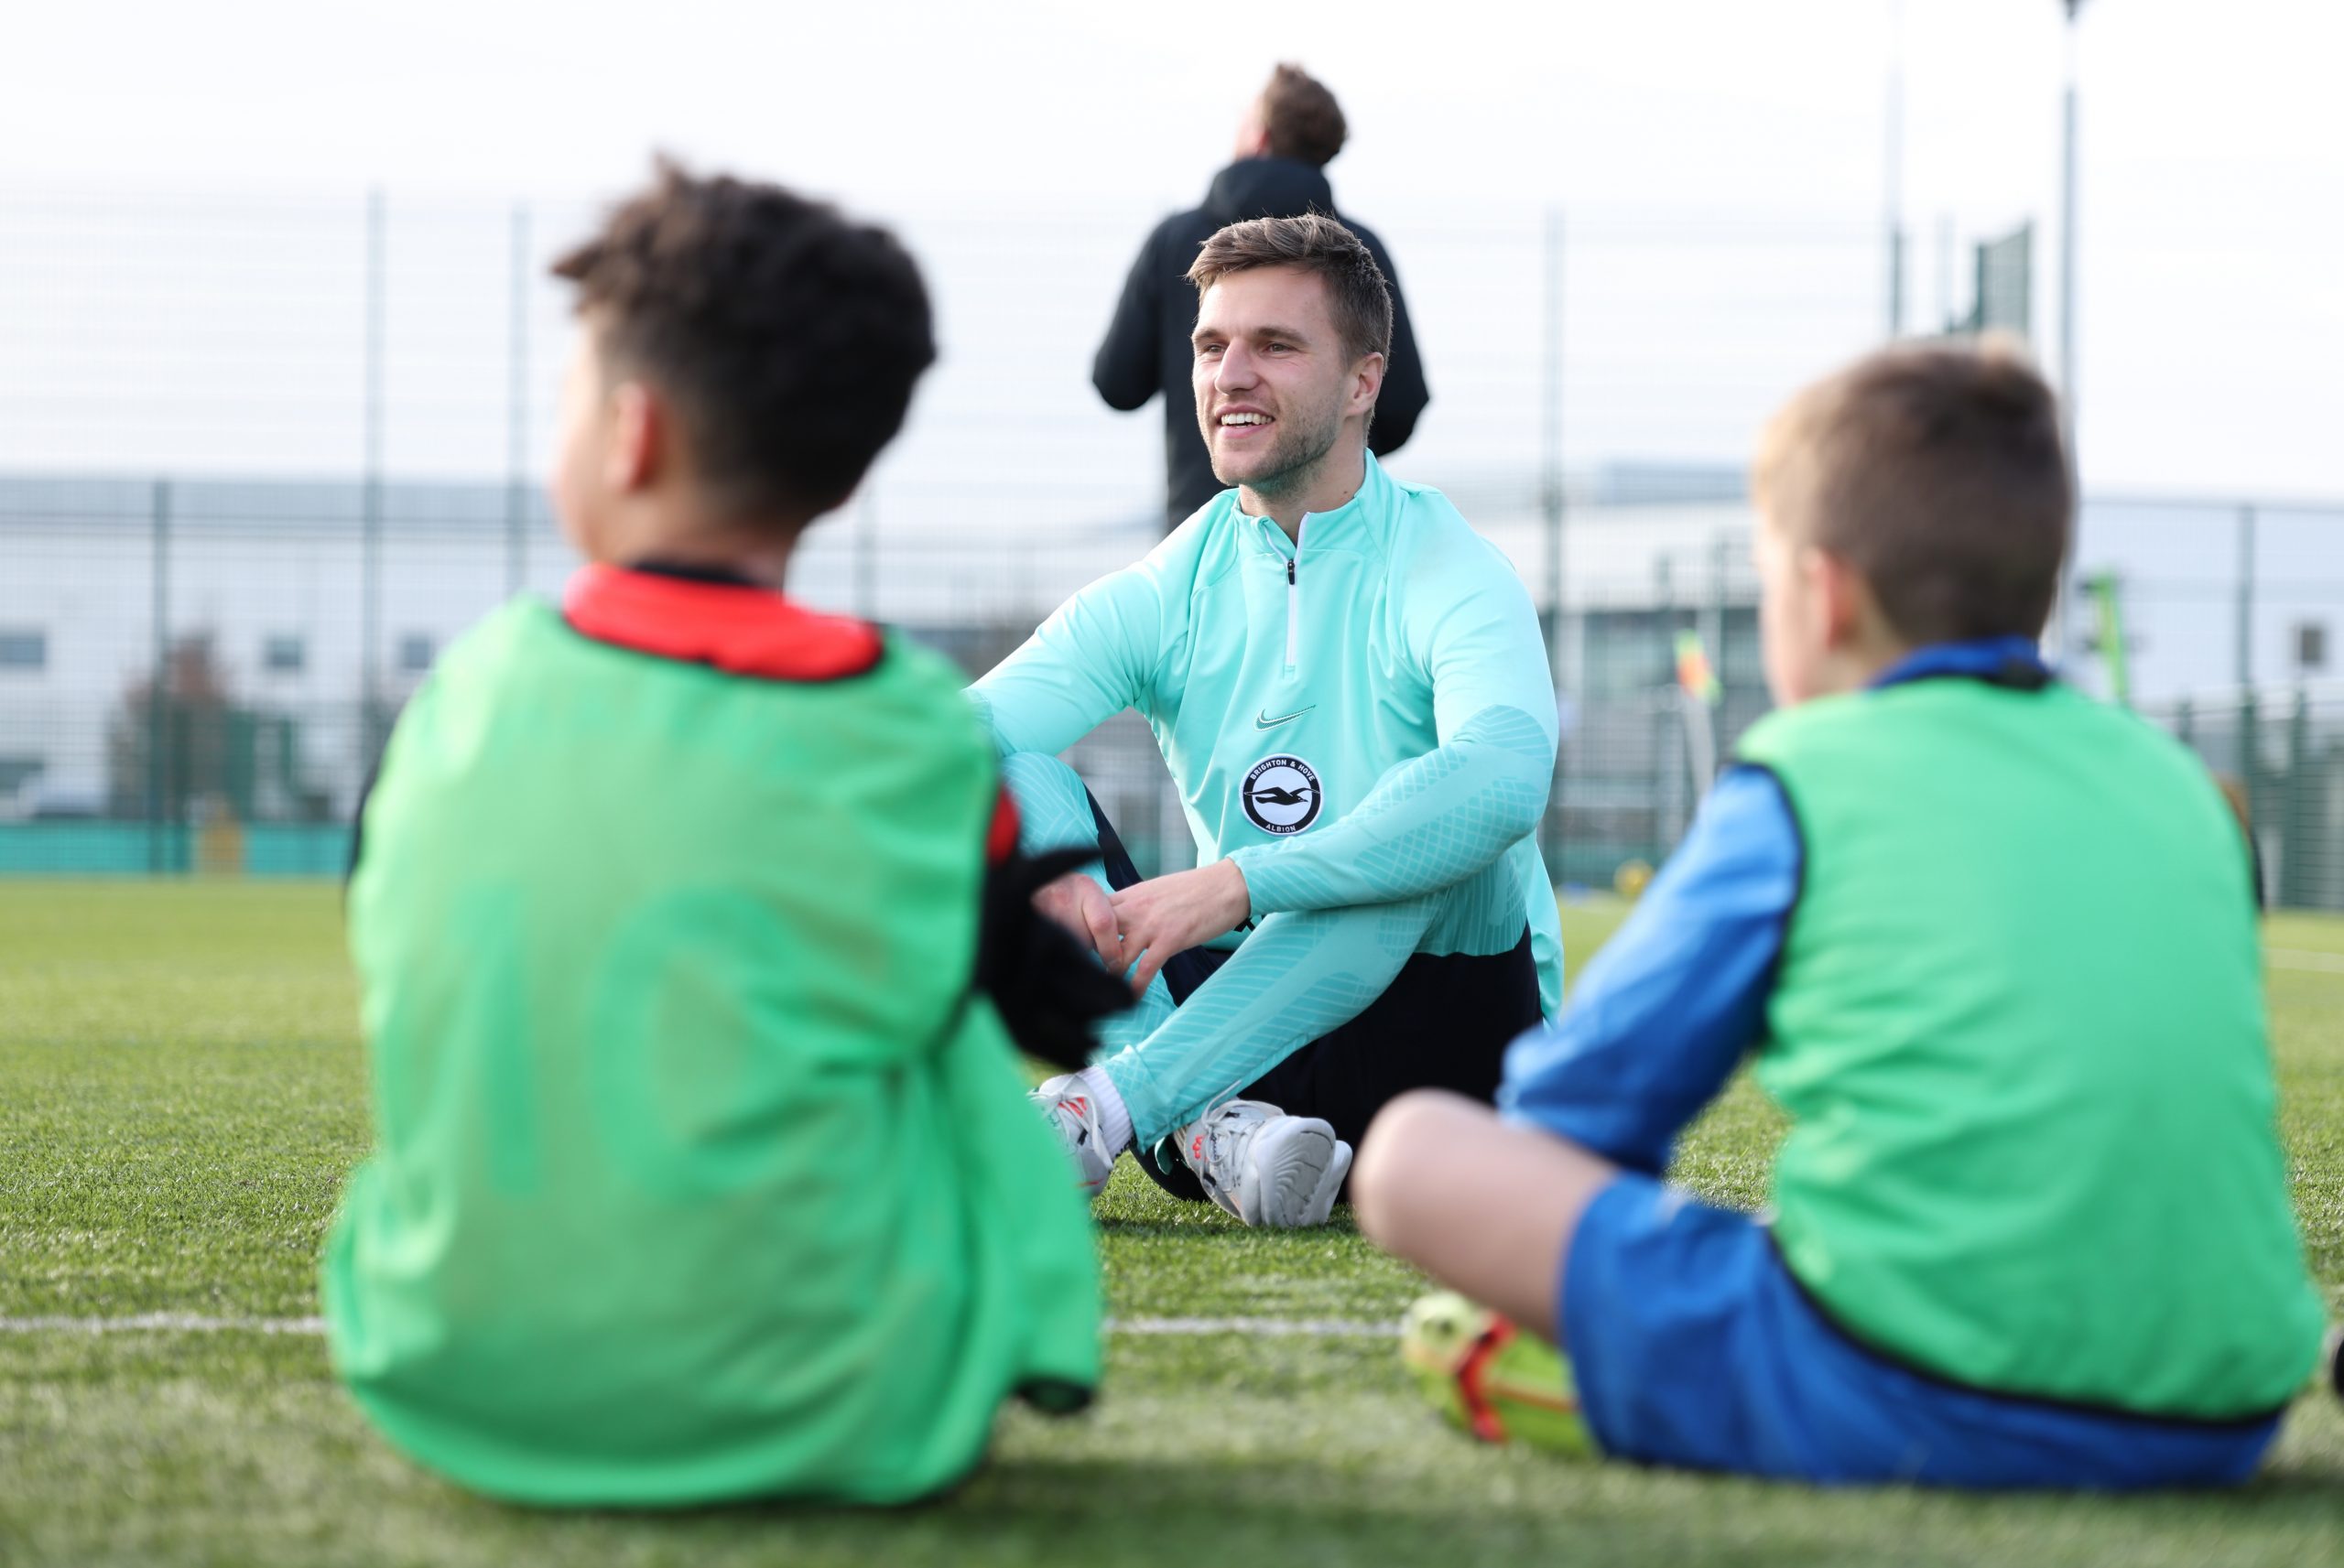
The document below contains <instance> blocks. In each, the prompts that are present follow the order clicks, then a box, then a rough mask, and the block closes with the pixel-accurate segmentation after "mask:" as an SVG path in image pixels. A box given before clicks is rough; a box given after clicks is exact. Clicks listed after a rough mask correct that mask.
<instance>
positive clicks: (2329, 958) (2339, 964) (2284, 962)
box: [2263, 947, 2344, 975]
mask: <svg viewBox="0 0 2344 1568" xmlns="http://www.w3.org/2000/svg"><path fill="white" fill-rule="evenodd" d="M2263 958H2264V960H2265V961H2266V962H2268V963H2269V964H2270V966H2271V967H2272V968H2274V969H2317V970H2320V971H2322V972H2323V973H2326V974H2330V975H2344V953H2315V952H2313V951H2312V950H2311V949H2309V948H2307V947H2265V948H2263Z"/></svg>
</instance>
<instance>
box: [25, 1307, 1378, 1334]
mask: <svg viewBox="0 0 2344 1568" xmlns="http://www.w3.org/2000/svg"><path fill="white" fill-rule="evenodd" d="M1104 1326H1105V1328H1106V1331H1107V1332H1108V1333H1109V1334H1129V1335H1141V1336H1150V1335H1153V1336H1163V1337H1173V1338H1178V1337H1187V1338H1202V1337H1204V1336H1209V1335H1216V1334H1233V1335H1243V1336H1252V1337H1255V1338H1262V1339H1393V1338H1397V1337H1398V1336H1399V1333H1400V1325H1398V1324H1395V1323H1358V1322H1353V1321H1350V1320H1348V1319H1342V1318H1286V1317H1123V1318H1115V1317H1111V1318H1109V1319H1108V1320H1107V1321H1106V1324H1105V1325H1104ZM325 1327H326V1325H325V1320H324V1319H323V1318H318V1317H201V1316H198V1315H196V1314H192V1313H181V1312H150V1313H140V1314H136V1315H135V1316H128V1317H0V1334H293V1335H320V1334H323V1333H324V1332H325Z"/></svg>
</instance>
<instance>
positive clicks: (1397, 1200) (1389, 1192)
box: [1351, 1089, 1490, 1254]
mask: <svg viewBox="0 0 2344 1568" xmlns="http://www.w3.org/2000/svg"><path fill="white" fill-rule="evenodd" d="M1489 1117H1490V1108H1489V1107H1487V1106H1485V1105H1482V1104H1480V1103H1479V1102H1477V1101H1474V1100H1470V1099H1468V1098H1465V1097H1464V1096H1462V1095H1456V1094H1451V1093H1449V1091H1448V1090H1446V1089H1411V1090H1409V1091H1408V1092H1407V1093H1405V1094H1403V1095H1399V1096H1396V1097H1394V1098H1393V1100H1392V1101H1391V1102H1390V1103H1389V1104H1387V1105H1386V1106H1384V1108H1383V1109H1382V1110H1380V1111H1378V1112H1377V1113H1376V1116H1375V1119H1374V1120H1373V1122H1371V1123H1369V1125H1368V1129H1367V1133H1366V1136H1365V1137H1363V1138H1362V1140H1361V1141H1360V1147H1359V1158H1358V1162H1356V1163H1355V1164H1353V1165H1352V1167H1351V1207H1352V1212H1353V1213H1354V1214H1355V1215H1356V1216H1357V1217H1358V1219H1359V1227H1360V1229H1361V1230H1362V1231H1363V1232H1365V1233H1366V1235H1367V1237H1368V1238H1369V1239H1370V1240H1372V1241H1373V1242H1374V1243H1375V1244H1376V1245H1377V1246H1379V1247H1382V1248H1384V1249H1385V1250H1387V1251H1393V1252H1400V1253H1403V1254H1405V1253H1406V1252H1407V1251H1408V1250H1409V1242H1410V1238H1411V1235H1412V1233H1413V1232H1414V1231H1415V1230H1416V1227H1417V1225H1418V1223H1419V1220H1420V1218H1421V1215H1420V1214H1419V1212H1418V1211H1419V1210H1420V1209H1421V1208H1423V1207H1425V1205H1423V1203H1422V1201H1421V1200H1422V1199H1423V1198H1424V1196H1425V1195H1426V1194H1427V1183H1426V1182H1425V1180H1424V1175H1425V1173H1426V1172H1427V1171H1438V1170H1439V1169H1440V1168H1441V1165H1442V1163H1443V1162H1444V1160H1445V1158H1446V1157H1447V1155H1448V1154H1449V1153H1450V1152H1453V1151H1454V1149H1455V1147H1456V1145H1457V1142H1458V1141H1459V1140H1460V1138H1467V1137H1470V1136H1471V1134H1472V1129H1473V1128H1474V1127H1476V1126H1479V1125H1484V1124H1486V1123H1487V1121H1488V1119H1489ZM1411 1173H1415V1175H1416V1180H1414V1181H1411V1180H1410V1174H1411Z"/></svg>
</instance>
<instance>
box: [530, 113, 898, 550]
mask: <svg viewBox="0 0 2344 1568" xmlns="http://www.w3.org/2000/svg"><path fill="white" fill-rule="evenodd" d="M553 273H554V276H556V277H563V278H568V279H569V280H570V281H571V282H572V283H575V284H576V285H577V286H578V308H579V311H580V314H581V316H585V317H587V318H588V319H590V320H591V323H592V326H593V329H594V330H596V332H597V342H598V345H599V346H600V348H601V350H602V355H603V360H604V373H605V374H606V375H609V374H612V373H617V374H620V375H640V376H642V377H644V378H645V379H646V380H647V381H649V382H650V383H651V384H654V385H656V386H657V388H658V389H659V390H660V392H662V393H663V394H665V395H667V397H668V398H669V399H671V400H672V401H673V402H674V404H675V406H676V410H677V415H678V421H679V423H680V424H681V425H682V427H683V433H684V438H685V443H686V445H687V447H688V448H689V450H690V452H691V455H692V458H693V460H694V462H695V463H696V464H697V466H698V468H699V471H700V480H701V482H702V483H703V484H705V485H706V486H707V487H708V490H709V492H710V494H711V497H712V498H713V499H714V500H715V501H716V502H717V503H719V504H720V505H722V506H724V507H726V508H727V509H729V510H731V511H733V512H735V513H737V514H741V515H743V516H763V517H773V518H778V519H781V520H783V521H786V522H789V523H792V524H797V523H803V522H805V521H806V520H808V519H809V518H811V517H814V516H816V515H818V514H821V513H824V512H827V511H829V510H830V508H831V507H833V506H836V505H837V504H838V503H840V502H841V501H844V500H845V499H846V498H847V495H848V494H849V493H850V492H852V490H853V489H854V487H855V486H856V485H857V484H858V483H860V482H861V481H862V479H863V473H864V471H865V470H868V469H869V468H870V466H871V463H872V460H873V459H874V458H876V457H877V456H878V455H879V450H880V449H881V448H883V447H884V446H885V445H886V444H887V443H888V441H889V440H891V439H892V438H894V437H895V432H896V431H897V430H899V429H900V428H902V427H903V423H904V415H905V412H906V409H907V408H908V407H909V406H910V405H911V396H912V386H913V384H914V383H916V382H917V381H918V380H919V377H920V373H921V372H923V371H925V370H926V369H927V368H928V365H929V364H930V363H932V362H934V361H935V359H936V343H935V339H934V336H933V333H932V331H931V329H930V324H929V315H928V290H927V288H926V287H924V286H923V285H922V284H921V282H920V276H919V269H918V268H917V266H915V265H913V263H912V258H911V257H910V256H909V255H907V254H905V251H904V248H903V247H902V246H901V245H899V244H897V243H895V237H894V236H893V235H891V234H889V233H888V232H886V231H885V230H884V229H879V228H875V227H873V226H871V225H869V224H866V223H859V222H854V221H853V220H852V219H850V218H847V217H845V216H843V215H841V213H840V212H839V211H837V210H836V209H834V208H831V207H829V206H826V205H824V204H822V203H821V202H819V201H809V200H806V199H805V198H803V197H800V196H797V195H794V194H792V193H791V192H789V191H787V190H784V189H781V188H780V187H778V186H774V185H763V184H755V183H752V182H750V181H746V180H740V179H732V178H725V177H723V176H713V177H709V178H701V177H699V176H696V175H692V174H689V173H687V172H686V171H685V170H684V169H682V168H679V167H678V166H677V165H676V164H674V163H671V162H668V161H667V160H666V159H661V160H660V161H659V163H658V165H657V168H656V170H655V171H654V177H653V179H652V182H651V185H650V186H649V188H648V189H645V190H643V191H642V192H640V193H639V194H637V195H636V196H635V197H634V198H632V199H631V200H627V201H625V202H624V203H623V204H621V205H620V206H619V207H618V208H617V209H616V210H615V211H613V212H612V213H611V215H610V217H609V219H608V221H607V222H604V223H603V225H602V232H600V233H598V234H596V235H594V236H593V237H592V238H591V239H589V240H588V241H587V242H586V243H583V244H581V245H580V246H579V247H578V248H577V249H575V250H573V251H571V252H570V254H567V255H565V256H563V257H562V258H561V259H560V260H559V261H557V262H556V263H554V265H553Z"/></svg>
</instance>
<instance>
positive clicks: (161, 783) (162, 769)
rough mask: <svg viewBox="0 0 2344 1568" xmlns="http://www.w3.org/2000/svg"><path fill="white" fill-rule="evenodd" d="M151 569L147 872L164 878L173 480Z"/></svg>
mask: <svg viewBox="0 0 2344 1568" xmlns="http://www.w3.org/2000/svg"><path fill="white" fill-rule="evenodd" d="M148 524H149V530H150V533H149V539H148V550H149V564H148V568H147V574H148V579H149V583H150V586H151V588H152V589H153V603H152V608H151V611H150V614H151V615H152V618H153V619H152V630H151V635H152V637H153V639H154V648H155V667H154V672H153V674H151V675H150V676H148V677H147V687H146V872H147V874H148V875H149V876H159V875H161V874H162V872H163V871H164V870H165V864H164V861H165V858H166V857H165V847H164V843H163V837H164V818H165V816H167V815H168V812H167V808H166V806H165V801H166V800H167V798H168V789H169V784H170V769H169V765H168V762H167V760H166V754H165V753H166V748H167V747H168V744H169V741H170V720H169V704H170V681H171V481H169V480H167V479H158V480H157V481H155V490H154V496H153V500H152V503H151V511H150V514H149V517H148Z"/></svg>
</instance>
